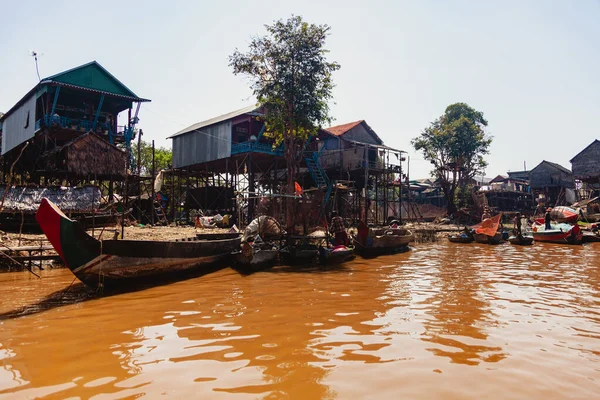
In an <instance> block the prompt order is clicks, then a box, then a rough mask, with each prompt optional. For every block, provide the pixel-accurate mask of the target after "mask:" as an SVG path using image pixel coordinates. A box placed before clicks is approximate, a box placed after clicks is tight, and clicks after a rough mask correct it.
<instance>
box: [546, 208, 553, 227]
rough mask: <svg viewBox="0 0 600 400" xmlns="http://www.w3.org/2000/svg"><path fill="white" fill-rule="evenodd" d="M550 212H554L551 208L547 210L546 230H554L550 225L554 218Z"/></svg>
mask: <svg viewBox="0 0 600 400" xmlns="http://www.w3.org/2000/svg"><path fill="white" fill-rule="evenodd" d="M550 211H552V209H551V208H550V207H548V208H546V215H545V216H544V222H545V223H546V226H545V229H546V230H550V229H552V226H551V225H550V222H551V221H552V217H550Z"/></svg>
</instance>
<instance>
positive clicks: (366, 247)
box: [352, 223, 415, 257]
mask: <svg viewBox="0 0 600 400" xmlns="http://www.w3.org/2000/svg"><path fill="white" fill-rule="evenodd" d="M414 240H415V236H414V235H413V234H412V232H411V231H410V230H408V229H404V228H399V227H396V226H395V225H394V227H389V228H369V227H368V226H367V225H366V224H365V223H361V224H360V225H359V227H358V235H357V236H356V237H354V238H353V240H352V242H353V243H352V244H353V245H354V249H355V251H356V252H357V253H358V254H360V255H361V256H363V257H377V256H380V255H383V254H395V253H400V252H404V251H407V250H408V249H409V247H408V244H409V243H410V242H412V241H414Z"/></svg>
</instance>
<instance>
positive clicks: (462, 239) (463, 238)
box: [448, 235, 475, 243]
mask: <svg viewBox="0 0 600 400" xmlns="http://www.w3.org/2000/svg"><path fill="white" fill-rule="evenodd" d="M448 240H449V241H450V242H451V243H473V241H474V240H475V238H474V237H473V236H467V235H455V236H448Z"/></svg>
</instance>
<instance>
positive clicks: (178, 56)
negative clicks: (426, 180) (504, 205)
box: [0, 0, 600, 178]
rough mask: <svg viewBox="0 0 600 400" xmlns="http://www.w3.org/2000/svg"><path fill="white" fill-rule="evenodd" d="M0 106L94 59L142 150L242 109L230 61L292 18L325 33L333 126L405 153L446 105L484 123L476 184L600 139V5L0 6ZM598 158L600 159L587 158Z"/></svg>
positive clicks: (417, 168)
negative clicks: (107, 75) (36, 56)
mask: <svg viewBox="0 0 600 400" xmlns="http://www.w3.org/2000/svg"><path fill="white" fill-rule="evenodd" d="M1 9H2V16H3V18H2V23H1V24H0V38H2V41H1V43H2V58H1V59H0V76H1V77H2V81H1V84H0V88H1V89H2V90H1V91H0V111H6V110H8V109H9V108H10V107H11V106H12V105H13V104H14V103H15V102H16V101H17V100H19V99H20V98H21V97H22V96H23V95H24V94H25V93H26V92H27V91H28V90H29V89H31V87H33V86H34V85H35V84H36V82H37V77H36V74H35V67H34V62H33V59H32V58H31V57H30V56H29V55H28V51H29V50H30V49H36V50H38V51H39V52H41V53H43V56H42V57H40V74H41V75H42V77H44V76H49V75H52V74H55V73H57V72H60V71H63V70H65V69H69V68H72V67H74V66H77V65H80V64H83V63H86V62H89V61H91V60H97V61H98V62H99V63H100V64H102V65H103V66H104V67H105V68H107V69H108V70H109V71H110V72H112V73H113V74H114V75H115V76H116V77H117V78H119V79H120V80H122V81H123V82H124V83H125V84H126V85H127V86H128V87H129V88H130V89H132V90H133V91H134V92H135V93H136V94H138V95H139V96H141V97H145V98H149V99H152V103H149V104H148V105H143V106H142V109H141V111H140V119H141V122H140V124H139V127H140V128H142V129H143V130H144V132H145V137H144V138H145V139H146V140H150V139H155V140H156V142H157V144H159V145H163V146H169V147H170V145H171V143H170V141H168V140H166V137H167V136H169V135H171V134H173V133H175V132H176V131H178V130H179V129H181V128H183V127H185V126H188V125H190V124H192V123H194V122H198V121H201V120H204V119H208V118H211V117H214V116H217V115H220V114H223V113H226V112H229V111H232V110H235V109H237V108H241V107H244V106H247V105H249V104H252V102H253V101H254V100H253V98H252V95H251V91H250V89H249V87H248V80H247V79H245V78H242V77H236V76H234V75H233V74H232V73H231V69H230V68H229V67H228V60H227V57H228V55H229V54H231V53H232V52H233V51H234V49H235V48H236V47H239V48H240V49H242V50H243V49H245V48H246V45H247V43H248V41H249V39H250V38H251V36H253V35H260V34H263V33H264V28H263V24H268V23H271V22H272V21H273V20H275V19H280V18H287V17H288V16H290V15H291V14H297V15H302V16H303V17H304V18H305V19H306V20H307V21H309V22H314V23H319V24H321V23H326V24H329V25H330V26H331V27H332V31H331V32H332V34H331V36H330V38H329V40H328V43H327V46H328V48H329V49H330V50H331V53H330V58H331V60H335V61H337V62H339V63H340V64H341V66H342V68H341V69H340V70H339V71H338V72H336V74H335V83H336V85H337V86H336V88H335V92H334V94H335V104H332V113H333V116H334V118H335V119H336V121H335V124H342V123H346V122H351V121H355V120H359V119H365V120H366V121H367V122H368V124H369V125H370V126H371V127H372V128H373V129H374V130H375V131H376V132H377V133H378V135H379V136H380V137H381V138H382V139H383V140H384V141H385V143H386V144H388V145H389V146H392V147H395V148H400V149H403V150H406V151H408V153H409V155H410V156H411V166H410V167H411V178H419V177H427V176H428V172H429V169H430V168H429V164H428V163H426V162H424V161H423V160H422V159H421V156H420V154H418V153H416V152H415V151H414V150H413V149H412V147H411V146H410V139H411V138H413V137H415V136H417V135H418V134H419V133H420V132H421V131H422V129H423V128H425V127H426V126H427V125H428V124H429V123H430V122H431V121H433V120H434V119H435V118H436V117H438V116H439V115H441V114H442V113H443V111H444V109H445V107H446V106H447V105H448V104H451V103H454V102H458V101H462V102H466V103H468V104H470V105H471V106H473V107H475V108H476V109H478V110H481V111H483V112H484V114H485V116H486V118H487V119H488V121H489V133H490V134H491V135H493V136H494V142H493V144H492V147H491V154H490V155H489V156H488V157H487V160H488V161H489V164H490V166H489V168H488V169H487V171H486V175H487V176H494V175H496V174H500V173H505V172H506V171H508V170H512V171H515V170H521V169H523V162H524V161H526V162H527V168H528V169H531V168H533V167H534V166H535V165H537V164H538V163H539V162H540V161H541V160H543V159H546V160H549V161H554V162H558V163H560V164H562V165H563V166H565V167H567V168H570V163H569V160H570V159H571V158H572V157H573V156H574V155H575V154H577V153H578V152H579V151H580V150H582V149H583V148H584V147H585V146H587V145H588V144H589V143H591V142H592V141H593V140H594V139H596V138H600V128H599V122H600V0H571V1H567V0H565V1H550V0H539V1H534V0H520V1H513V0H502V1H501V0H496V1H470V0H452V1H450V0H448V1H442V0H439V1H424V0H418V1H417V0H413V1H369V2H367V1H348V0H345V1H326V0H320V1H314V0H303V1H295V2H289V1H278V0H263V1H261V2H241V1H239V2H235V1H171V2H165V1H161V2H158V1H144V2H133V1H126V2H123V1H102V2H84V1H78V2H74V1H73V2H67V1H60V0H57V1H53V2H52V3H51V4H49V3H47V2H42V1H18V2H17V1H6V0H5V1H3V4H2V8H1ZM599 162H600V160H599Z"/></svg>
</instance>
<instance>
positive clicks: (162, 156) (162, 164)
mask: <svg viewBox="0 0 600 400" xmlns="http://www.w3.org/2000/svg"><path fill="white" fill-rule="evenodd" d="M131 154H132V155H133V157H134V158H135V160H136V161H137V159H138V144H137V142H134V143H132V144H131ZM172 160H173V152H172V151H171V150H170V149H167V148H164V147H155V148H154V165H155V171H156V173H158V171H160V170H161V169H167V168H169V166H170V165H171V162H172ZM140 164H141V171H140V173H141V175H143V176H144V175H145V176H148V175H150V174H151V173H152V143H148V142H145V141H143V140H142V141H141V142H140ZM135 172H136V173H137V171H135Z"/></svg>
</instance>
